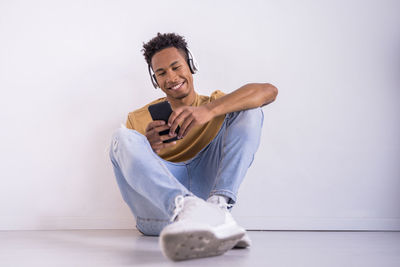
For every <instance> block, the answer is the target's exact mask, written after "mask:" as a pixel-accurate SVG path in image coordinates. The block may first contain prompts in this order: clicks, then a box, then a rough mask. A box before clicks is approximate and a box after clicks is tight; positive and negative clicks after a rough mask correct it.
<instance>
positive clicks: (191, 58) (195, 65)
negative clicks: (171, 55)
mask: <svg viewBox="0 0 400 267" xmlns="http://www.w3.org/2000/svg"><path fill="white" fill-rule="evenodd" d="M187 55H188V65H189V68H190V72H191V73H192V74H195V73H196V72H197V71H198V70H199V64H198V63H197V61H196V59H195V58H194V56H193V54H192V52H190V50H189V48H187Z"/></svg>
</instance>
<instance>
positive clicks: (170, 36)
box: [141, 33, 188, 66]
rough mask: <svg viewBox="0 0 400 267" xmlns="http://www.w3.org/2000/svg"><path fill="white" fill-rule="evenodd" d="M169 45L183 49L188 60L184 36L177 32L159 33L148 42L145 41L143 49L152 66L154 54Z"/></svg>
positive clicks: (147, 60) (148, 62)
mask: <svg viewBox="0 0 400 267" xmlns="http://www.w3.org/2000/svg"><path fill="white" fill-rule="evenodd" d="M169 47H175V48H176V49H178V50H179V51H181V52H182V54H183V55H184V57H185V59H186V60H188V56H187V43H186V40H185V38H184V37H183V36H180V35H178V34H176V33H163V34H161V33H157V36H156V37H154V38H153V39H151V40H150V41H148V42H147V43H143V49H142V50H141V51H142V52H143V56H144V59H145V60H146V62H147V64H148V65H149V66H151V59H152V58H153V56H154V54H155V53H157V52H158V51H160V50H163V49H165V48H169Z"/></svg>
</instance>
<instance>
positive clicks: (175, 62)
mask: <svg viewBox="0 0 400 267" xmlns="http://www.w3.org/2000/svg"><path fill="white" fill-rule="evenodd" d="M178 63H179V61H178V60H177V61H174V62H172V63H171V64H170V65H169V66H170V67H172V66H173V65H176V64H178ZM163 70H164V69H163V68H158V69H156V71H155V72H159V71H163Z"/></svg>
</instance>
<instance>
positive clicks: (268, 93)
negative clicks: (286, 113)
mask: <svg viewBox="0 0 400 267" xmlns="http://www.w3.org/2000/svg"><path fill="white" fill-rule="evenodd" d="M263 88H264V89H263V91H264V102H263V104H262V106H265V105H268V104H270V103H272V102H274V101H275V99H276V97H277V96H278V88H276V87H275V86H274V85H272V84H270V83H265V84H264V86H263Z"/></svg>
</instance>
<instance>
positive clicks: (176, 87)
mask: <svg viewBox="0 0 400 267" xmlns="http://www.w3.org/2000/svg"><path fill="white" fill-rule="evenodd" d="M184 83H185V82H181V83H178V84H176V85H174V86H171V87H169V88H168V89H170V90H178V89H180V88H181V87H182V85H183V84H184Z"/></svg>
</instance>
